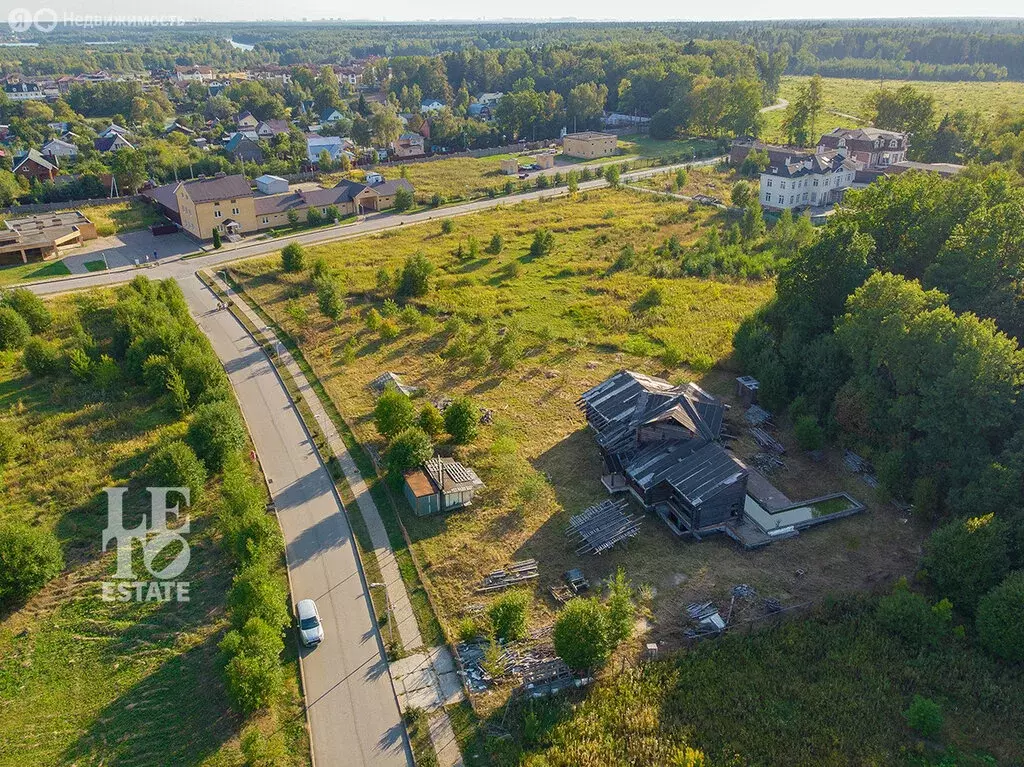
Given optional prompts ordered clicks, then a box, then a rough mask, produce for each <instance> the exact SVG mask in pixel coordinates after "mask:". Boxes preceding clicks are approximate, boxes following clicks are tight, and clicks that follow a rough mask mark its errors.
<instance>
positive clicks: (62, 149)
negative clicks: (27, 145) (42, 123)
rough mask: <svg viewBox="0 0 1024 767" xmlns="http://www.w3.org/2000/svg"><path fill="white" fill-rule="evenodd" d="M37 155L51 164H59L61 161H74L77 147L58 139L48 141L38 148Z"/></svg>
mask: <svg viewBox="0 0 1024 767" xmlns="http://www.w3.org/2000/svg"><path fill="white" fill-rule="evenodd" d="M39 153H40V154H41V155H43V157H46V158H48V159H49V160H50V161H51V162H54V163H56V164H59V163H60V161H61V160H62V159H67V160H74V159H75V158H77V157H78V147H77V146H75V145H74V144H72V143H71V142H69V141H62V140H61V139H59V138H54V139H50V140H49V141H47V142H46V143H45V144H43V146H42V147H41V148H40V150H39Z"/></svg>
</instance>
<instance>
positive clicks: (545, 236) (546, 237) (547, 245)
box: [530, 229, 555, 258]
mask: <svg viewBox="0 0 1024 767" xmlns="http://www.w3.org/2000/svg"><path fill="white" fill-rule="evenodd" d="M554 249H555V235H553V234H552V233H551V232H549V231H548V230H547V229H538V230H537V231H536V232H534V235H533V242H531V243H530V256H531V257H533V258H540V257H541V256H546V255H548V254H549V253H551V251H552V250H554Z"/></svg>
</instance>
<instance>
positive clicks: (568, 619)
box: [552, 598, 611, 671]
mask: <svg viewBox="0 0 1024 767" xmlns="http://www.w3.org/2000/svg"><path fill="white" fill-rule="evenodd" d="M552 640H553V641H554V645H555V652H556V653H558V657H559V658H561V659H562V660H564V661H565V662H566V664H567V665H568V666H569V668H572V669H575V670H577V671H590V670H592V669H596V668H598V667H599V666H601V664H603V663H604V662H605V661H606V660H607V659H608V656H609V654H610V653H611V646H610V644H609V641H608V614H607V610H606V609H605V607H604V605H602V604H601V603H600V602H598V601H597V600H596V599H593V598H588V599H573V600H572V601H570V602H569V603H568V604H566V606H565V607H563V608H562V611H561V612H560V613H559V614H558V618H556V619H555V627H554V631H553V632H552Z"/></svg>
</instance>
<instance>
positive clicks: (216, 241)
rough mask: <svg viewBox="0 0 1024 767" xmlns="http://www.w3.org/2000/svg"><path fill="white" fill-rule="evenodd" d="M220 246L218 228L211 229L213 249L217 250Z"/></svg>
mask: <svg viewBox="0 0 1024 767" xmlns="http://www.w3.org/2000/svg"><path fill="white" fill-rule="evenodd" d="M220 246H221V241H220V230H218V229H214V230H213V249H214V250H219V249H220Z"/></svg>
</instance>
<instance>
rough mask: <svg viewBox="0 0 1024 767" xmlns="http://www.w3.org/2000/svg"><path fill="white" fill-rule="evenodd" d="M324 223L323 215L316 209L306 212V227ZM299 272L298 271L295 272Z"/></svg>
mask: <svg viewBox="0 0 1024 767" xmlns="http://www.w3.org/2000/svg"><path fill="white" fill-rule="evenodd" d="M323 222H324V216H323V214H322V213H321V212H320V211H319V210H318V209H317V208H310V209H309V210H307V211H306V226H308V227H311V228H312V227H315V226H320V225H321V224H322V223H323ZM296 271H299V270H296Z"/></svg>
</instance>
